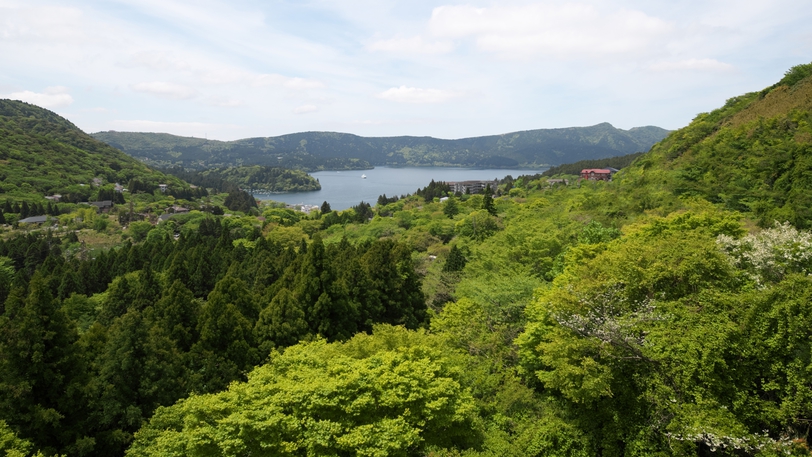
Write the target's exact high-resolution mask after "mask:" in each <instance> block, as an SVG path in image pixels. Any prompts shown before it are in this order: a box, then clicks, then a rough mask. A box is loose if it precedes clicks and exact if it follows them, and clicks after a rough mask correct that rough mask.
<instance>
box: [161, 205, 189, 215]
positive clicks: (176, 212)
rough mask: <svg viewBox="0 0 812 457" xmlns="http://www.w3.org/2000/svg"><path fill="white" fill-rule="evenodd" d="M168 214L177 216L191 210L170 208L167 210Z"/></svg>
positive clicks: (179, 207) (180, 207) (176, 207)
mask: <svg viewBox="0 0 812 457" xmlns="http://www.w3.org/2000/svg"><path fill="white" fill-rule="evenodd" d="M166 212H167V213H175V214H180V213H188V212H189V208H184V207H182V206H170V207H169V208H167V209H166Z"/></svg>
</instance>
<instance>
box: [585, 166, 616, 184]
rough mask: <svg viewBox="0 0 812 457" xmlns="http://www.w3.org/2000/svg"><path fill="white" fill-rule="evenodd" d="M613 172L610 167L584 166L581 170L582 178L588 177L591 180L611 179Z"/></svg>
mask: <svg viewBox="0 0 812 457" xmlns="http://www.w3.org/2000/svg"><path fill="white" fill-rule="evenodd" d="M615 171H617V170H615ZM613 174H614V173H613V172H612V170H610V169H608V168H584V169H583V170H581V179H587V180H589V181H611V180H612V175H613Z"/></svg>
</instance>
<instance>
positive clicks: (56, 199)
mask: <svg viewBox="0 0 812 457" xmlns="http://www.w3.org/2000/svg"><path fill="white" fill-rule="evenodd" d="M61 198H62V195H60V194H53V195H49V196H47V197H45V199H46V200H50V201H52V202H54V203H59V200H60V199H61Z"/></svg>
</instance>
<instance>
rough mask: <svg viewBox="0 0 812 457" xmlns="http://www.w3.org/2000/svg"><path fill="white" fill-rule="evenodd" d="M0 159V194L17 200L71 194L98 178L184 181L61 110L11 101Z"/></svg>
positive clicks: (0, 132) (0, 126)
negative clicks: (153, 167)
mask: <svg viewBox="0 0 812 457" xmlns="http://www.w3.org/2000/svg"><path fill="white" fill-rule="evenodd" d="M0 164H2V167H0V196H3V194H5V196H7V197H12V198H18V199H19V198H21V199H31V198H41V197H42V196H44V195H49V194H52V193H70V192H71V190H72V189H74V190H75V188H76V186H78V185H80V184H89V183H90V182H91V181H92V179H93V178H95V177H101V178H102V180H103V181H106V182H120V183H122V184H124V185H126V183H127V182H129V180H130V179H133V178H138V179H140V180H142V181H145V182H150V183H152V182H155V183H157V182H167V183H170V184H175V185H181V181H180V180H178V179H176V178H173V177H168V176H166V175H164V174H162V173H159V172H156V171H153V170H151V169H150V168H149V167H147V166H146V165H144V164H143V163H141V162H139V161H137V160H134V159H133V158H131V157H129V156H128V155H126V154H124V153H122V152H121V151H118V150H116V149H114V148H112V147H110V146H108V145H107V144H105V143H102V142H101V141H98V140H96V139H94V138H92V137H91V136H90V135H87V134H85V133H84V132H82V131H81V130H79V129H78V128H77V127H76V126H75V125H73V124H72V123H70V122H69V121H67V120H66V119H64V118H62V117H60V116H58V115H57V114H55V113H53V112H51V111H48V110H45V109H42V108H39V107H37V106H34V105H30V104H27V103H24V102H19V101H12V100H0Z"/></svg>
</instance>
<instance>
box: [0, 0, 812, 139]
mask: <svg viewBox="0 0 812 457" xmlns="http://www.w3.org/2000/svg"><path fill="white" fill-rule="evenodd" d="M810 24H812V7H810V4H809V0H771V1H769V2H768V1H765V0H757V1H753V0H702V1H699V0H682V1H678V2H677V1H660V0H648V1H636V0H584V1H511V0H505V1H498V2H495V1H476V0H473V1H469V2H460V3H457V2H454V1H448V2H444V1H429V0H410V1H395V0H333V1H329V0H304V1H278V0H267V1H252V0H229V1H220V0H194V1H186V0H104V1H94V0H84V1H83V0H62V1H47V0H0V98H10V99H15V100H23V101H27V102H29V103H33V104H36V105H39V106H42V107H44V108H48V109H50V110H53V111H55V112H56V113H58V114H60V115H62V116H65V117H66V118H68V119H69V120H70V121H72V122H73V123H74V124H76V125H77V126H78V127H79V128H81V129H82V130H84V131H86V132H88V133H92V132H98V131H106V130H116V131H143V132H166V133H172V134H176V135H182V136H195V137H201V138H203V137H205V138H209V139H218V140H234V139H239V138H248V137H260V136H276V135H282V134H286V133H295V132H303V131H337V132H347V133H354V134H358V135H363V136H397V135H415V136H433V137H437V138H448V139H452V138H464V137H473V136H482V135H492V134H501V133H508V132H514V131H520V130H531V129H539V128H560V127H573V126H588V125H594V124H598V123H601V122H609V123H611V124H612V125H614V126H615V127H618V128H623V129H629V128H632V127H637V126H644V125H656V126H660V127H664V128H667V129H677V128H680V127H683V126H685V125H687V124H688V123H689V122H690V121H691V119H693V118H694V117H695V116H696V115H697V114H699V113H702V112H707V111H710V110H713V109H715V108H717V107H719V106H721V105H722V104H724V102H725V100H727V99H728V98H730V97H734V96H737V95H740V94H743V93H746V92H752V91H757V90H761V89H763V88H764V87H767V86H769V85H771V84H774V83H775V82H777V81H778V80H779V79H781V77H782V76H783V74H784V72H786V71H787V70H788V69H789V68H790V67H792V66H793V65H798V64H802V63H809V62H810V61H812V25H810Z"/></svg>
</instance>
